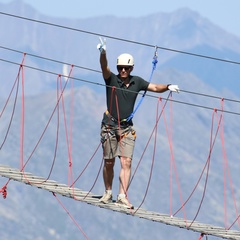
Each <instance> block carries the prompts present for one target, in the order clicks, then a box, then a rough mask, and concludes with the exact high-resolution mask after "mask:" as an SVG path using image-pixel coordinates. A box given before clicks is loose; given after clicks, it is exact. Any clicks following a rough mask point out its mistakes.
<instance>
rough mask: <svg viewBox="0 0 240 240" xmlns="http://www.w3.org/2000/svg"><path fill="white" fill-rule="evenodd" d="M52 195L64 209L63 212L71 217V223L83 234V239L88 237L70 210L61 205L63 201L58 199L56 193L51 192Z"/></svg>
mask: <svg viewBox="0 0 240 240" xmlns="http://www.w3.org/2000/svg"><path fill="white" fill-rule="evenodd" d="M53 196H54V197H55V198H56V199H57V201H58V203H59V204H60V205H61V206H62V208H63V209H64V210H65V212H66V213H67V215H68V216H69V217H70V218H71V220H72V221H73V223H74V224H75V225H76V226H77V228H78V229H79V230H80V231H81V233H82V234H83V236H84V237H85V239H89V238H88V236H87V235H86V233H85V232H84V231H83V229H82V228H81V226H80V225H79V224H78V223H77V221H76V220H75V219H74V218H73V216H72V215H71V214H70V212H69V211H68V210H67V208H66V207H65V206H64V205H63V203H62V202H61V201H60V199H59V198H58V197H57V195H56V194H55V193H53Z"/></svg>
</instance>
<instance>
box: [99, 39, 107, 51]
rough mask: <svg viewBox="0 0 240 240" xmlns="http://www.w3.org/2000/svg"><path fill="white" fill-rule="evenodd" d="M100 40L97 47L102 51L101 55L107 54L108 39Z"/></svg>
mask: <svg viewBox="0 0 240 240" xmlns="http://www.w3.org/2000/svg"><path fill="white" fill-rule="evenodd" d="M99 40H100V43H99V44H98V45H97V49H98V50H99V51H100V53H101V54H104V53H106V49H107V46H106V38H104V39H103V40H102V38H101V37H99Z"/></svg>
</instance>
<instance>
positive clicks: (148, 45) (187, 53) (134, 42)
mask: <svg viewBox="0 0 240 240" xmlns="http://www.w3.org/2000/svg"><path fill="white" fill-rule="evenodd" d="M0 14H2V15H5V16H9V17H14V18H19V19H22V20H27V21H32V22H35V23H40V24H44V25H49V26H53V27H58V28H63V29H67V30H71V31H77V32H81V33H85V34H89V35H95V36H103V37H105V38H109V39H114V40H118V41H123V42H128V43H132V44H137V45H142V46H147V47H155V46H154V45H151V44H146V43H142V42H137V41H133V40H126V39H123V38H118V37H113V36H110V35H106V34H101V33H96V32H91V31H86V30H81V29H77V28H72V27H67V26H63V25H60V24H55V23H49V22H45V21H40V20H36V19H31V18H27V17H22V16H18V15H14V14H10V13H4V12H0ZM157 48H158V49H161V50H165V51H171V52H176V53H181V54H185V55H190V56H194V57H200V58H207V59H211V60H215V61H221V62H226V63H232V64H238V65H240V62H237V61H231V60H226V59H221V58H217V57H211V56H207V55H202V54H196V53H191V52H186V51H181V50H177V49H172V48H166V47H159V46H158V47H157Z"/></svg>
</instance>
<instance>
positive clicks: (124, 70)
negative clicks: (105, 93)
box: [117, 66, 133, 78]
mask: <svg viewBox="0 0 240 240" xmlns="http://www.w3.org/2000/svg"><path fill="white" fill-rule="evenodd" d="M132 69H133V67H132V66H117V70H118V73H119V74H120V77H121V78H127V77H128V76H129V74H130V72H131V71H132Z"/></svg>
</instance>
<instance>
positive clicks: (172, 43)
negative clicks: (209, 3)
mask: <svg viewBox="0 0 240 240" xmlns="http://www.w3.org/2000/svg"><path fill="white" fill-rule="evenodd" d="M0 7H1V9H2V11H3V12H8V13H12V14H16V15H20V16H25V17H29V18H33V19H37V20H38V19H39V20H41V21H44V22H46V23H48V22H49V23H56V24H60V25H64V26H68V27H72V28H77V29H80V30H86V31H90V32H94V33H97V34H86V33H85V32H81V31H80V32H78V31H71V30H66V29H63V28H56V27H53V26H50V25H47V24H39V23H35V22H29V21H26V20H23V19H18V18H12V17H8V16H3V15H0V18H1V21H0V26H1V29H2V31H1V33H0V34H1V40H0V42H1V43H0V45H1V49H0V54H1V58H2V59H4V60H7V61H13V62H16V63H21V61H22V57H23V54H19V53H17V52H14V51H9V50H7V49H4V48H2V47H9V48H12V49H15V50H18V51H22V52H28V53H31V54H35V55H37V56H43V57H46V58H51V59H54V60H58V61H60V62H52V61H48V60H46V59H39V58H35V57H32V56H29V55H27V56H26V59H25V64H26V65H30V66H32V67H36V68H39V69H44V70H46V71H48V72H47V73H46V72H41V71H37V70H34V69H31V68H24V80H25V90H26V95H27V98H26V100H25V114H26V115H25V139H24V161H27V160H28V158H29V156H30V155H31V153H32V151H33V149H34V148H35V146H36V144H37V142H38V140H39V138H40V136H41V135H42V133H43V131H44V129H45V128H46V127H47V129H46V133H45V134H44V136H43V138H42V141H41V142H40V143H39V145H38V147H37V148H36V151H35V152H34V154H33V155H32V157H31V159H30V160H29V164H28V165H27V167H26V171H30V172H32V173H34V174H36V175H40V176H44V177H47V176H48V175H49V171H50V168H51V166H52V164H53V161H54V150H55V146H56V145H57V146H58V151H57V155H56V160H55V164H54V169H53V172H52V174H51V179H54V180H56V181H58V182H61V183H67V182H68V165H69V162H68V149H67V142H66V132H65V130H64V111H63V108H62V102H61V101H60V106H61V108H60V111H59V114H60V115H59V121H60V129H59V131H57V130H58V129H57V126H58V115H57V113H58V111H57V108H56V111H55V113H54V114H53V117H52V120H51V122H50V124H49V125H48V120H49V118H50V116H51V114H52V112H53V109H54V108H55V106H56V101H57V100H56V99H57V91H56V86H57V78H58V76H57V75H54V74H51V72H53V73H56V74H58V73H59V74H61V73H62V65H63V64H62V61H63V62H68V63H70V64H74V65H80V66H84V67H87V68H91V69H94V70H96V69H97V70H99V53H98V51H97V49H96V45H97V43H98V35H99V34H106V35H109V36H113V37H117V38H121V39H128V40H132V41H137V42H139V43H148V44H151V45H153V46H154V45H158V46H161V47H165V48H171V49H172V48H173V49H179V50H184V51H186V50H187V51H188V50H189V51H191V52H195V51H196V52H197V53H199V54H202V53H203V54H206V55H207V54H211V55H214V56H215V57H218V58H226V59H231V60H235V61H238V58H239V52H240V45H239V38H237V37H235V36H233V35H231V34H228V33H227V32H225V31H224V30H222V29H221V28H219V27H218V26H215V25H213V24H211V23H210V22H209V21H208V20H207V19H204V18H202V17H201V16H199V15H198V14H197V13H195V12H192V11H190V10H188V9H182V10H179V11H176V12H173V13H171V14H163V13H159V14H155V15H150V16H146V17H143V18H126V19H122V18H116V17H113V16H106V17H99V18H91V19H81V18H79V19H76V20H68V19H56V18H50V17H48V16H44V15H41V14H39V13H38V12H36V11H35V10H34V9H33V8H31V7H29V6H27V5H24V4H23V2H22V1H20V0H17V1H13V2H12V3H11V4H0ZM80 17H81V14H80ZM6 21H7V23H8V24H6ZM119 26H128V28H119ZM107 47H108V57H109V64H110V66H111V68H112V69H113V70H115V59H116V57H117V55H118V54H120V53H122V52H123V51H124V52H125V51H128V52H130V53H132V54H133V55H134V57H135V69H134V74H139V75H142V76H143V77H144V78H145V79H147V80H148V77H149V75H150V72H151V67H152V65H151V62H152V57H153V53H154V49H153V48H149V47H146V46H142V45H141V44H140V45H139V44H133V43H129V42H122V41H118V40H117V39H111V38H108V39H107ZM158 53H159V58H158V60H159V63H158V65H157V71H156V72H155V73H154V76H153V80H152V81H153V82H162V83H174V84H178V85H179V87H180V89H182V90H183V91H182V92H181V93H180V94H174V95H173V99H174V100H176V101H177V102H173V119H172V121H173V122H172V124H173V125H172V126H173V129H172V134H173V135H172V138H173V140H172V144H173V151H174V152H173V153H174V160H175V163H176V168H177V174H178V181H177V180H176V172H175V171H173V198H172V199H173V206H172V208H173V211H174V212H175V211H176V210H177V209H178V208H179V207H180V206H181V200H180V196H179V191H178V184H179V185H180V186H181V194H182V198H183V199H184V200H185V199H186V198H187V197H188V196H189V194H190V193H191V191H192V190H193V188H194V187H195V185H196V183H197V181H198V178H199V177H200V174H201V172H202V169H203V167H204V165H205V163H206V161H207V158H208V155H209V145H210V139H211V129H212V128H211V125H212V115H213V109H214V108H216V109H221V98H224V97H226V96H227V97H228V98H231V99H237V97H239V93H238V91H237V89H238V84H239V83H238V82H236V81H237V79H238V76H239V69H238V67H236V66H235V65H234V66H233V65H229V64H222V63H219V64H216V62H214V61H210V60H208V59H206V60H205V59H202V58H201V59H199V58H193V57H190V56H185V55H180V54H177V53H175V52H169V51H165V50H159V51H158ZM0 71H1V79H0V82H1V88H0V93H1V94H0V95H1V100H0V109H1V110H2V108H3V106H4V103H5V102H6V97H7V96H8V93H9V91H10V89H11V87H12V85H13V82H14V80H15V79H16V76H17V73H18V66H17V65H15V64H10V63H9V62H4V61H1V64H0ZM73 76H74V77H78V78H80V79H81V80H86V81H74V86H75V87H76V89H75V91H74V95H73V93H72V92H71V90H70V86H69V87H68V88H67V91H66V93H65V94H64V100H65V101H64V103H65V111H66V119H67V126H70V125H69V123H70V112H71V111H72V108H71V107H70V106H71V103H70V101H71V99H72V97H73V96H74V102H75V105H74V115H73V141H72V143H73V144H72V154H73V170H74V172H73V173H74V177H75V178H76V177H77V176H79V174H80V173H81V172H82V170H83V169H84V168H85V166H86V164H87V163H88V161H89V159H90V158H91V157H92V155H93V153H94V151H95V150H96V149H97V146H98V144H99V130H100V129H99V128H100V121H101V117H102V113H103V111H104V110H105V93H104V87H103V86H102V85H101V84H102V78H101V75H100V74H99V73H98V72H95V71H87V70H83V69H78V68H77V67H75V68H74V70H73ZM226 76H228V77H229V78H227V79H228V82H227V83H226V82H225V81H224V80H226ZM216 79H221V80H220V84H219V86H218V83H216ZM93 83H99V84H93ZM212 86H213V87H214V88H213V87H212ZM222 89H225V92H224V91H222ZM49 90H50V91H49ZM184 90H185V91H189V92H193V93H196V92H197V93H203V94H207V95H214V96H218V97H219V98H210V97H207V96H205V97H203V96H200V95H196V94H190V93H187V92H185V91H184ZM19 91H21V87H20V89H19ZM227 91H228V93H227V94H226V95H225V93H226V92H227ZM13 96H14V94H13ZM13 96H12V98H11V100H10V103H9V105H8V106H7V108H6V113H4V114H3V115H2V116H1V118H0V132H1V134H0V143H2V141H3V139H4V136H5V134H6V131H7V128H8V124H9V121H10V118H11V111H12V108H13ZM153 96H154V97H153ZM161 96H162V97H163V98H164V99H166V98H167V96H168V93H165V94H162V95H161ZM157 97H158V95H152V94H151V97H150V96H147V97H145V99H144V101H143V103H142V105H141V107H140V108H139V110H138V112H137V113H136V115H135V118H134V122H135V128H136V130H137V144H136V149H135V155H134V160H133V170H135V169H136V166H137V165H138V162H139V161H140V159H141V156H142V154H143V150H144V149H145V147H146V144H147V142H148V139H149V137H150V135H151V133H152V131H153V128H154V125H155V123H156V112H157V100H158V99H157ZM164 99H163V103H164ZM179 102H181V103H179ZM195 105H197V106H198V105H199V106H201V107H196V106H195ZM209 108H210V109H209ZM224 109H225V110H226V111H228V112H237V113H239V112H240V109H239V103H238V102H229V101H225V102H224ZM160 111H161V104H160V106H159V112H160ZM170 113H171V111H170V102H168V104H167V107H166V119H167V124H168V125H167V126H168V128H167V129H168V130H170V129H171V127H170V122H171V117H170V116H171V115H170ZM220 114H221V112H220V111H218V112H217V116H218V117H220ZM214 116H215V117H214V121H213V126H214V128H213V129H214V131H213V135H214V133H215V131H216V127H217V121H218V117H217V116H216V115H214ZM238 118H239V115H238V114H230V113H224V140H225V147H226V151H227V157H228V159H229V166H230V169H231V174H232V175H231V176H232V179H233V183H234V186H233V187H234V190H235V197H236V199H239V194H240V193H239V190H238V186H239V177H238V176H239V170H240V169H239V164H238V163H239V154H238V152H239V150H238V149H239V147H238V146H239V134H238V128H239V119H238ZM167 129H166V126H165V123H164V116H162V117H161V118H160V122H159V125H158V138H157V149H156V155H155V159H154V160H155V161H154V167H153V173H152V179H151V184H150V188H149V190H148V193H147V197H146V200H145V202H144V204H143V206H142V207H144V208H147V209H149V210H154V211H158V212H162V213H166V214H170V208H171V206H170V200H169V195H170V177H169V176H170V159H171V155H170V151H169V143H168V134H167ZM68 131H70V128H68ZM20 132H21V98H20V97H19V99H18V103H17V106H16V112H15V115H14V120H13V123H12V125H11V128H10V132H9V135H8V138H7V141H6V143H5V144H4V146H3V147H2V149H1V151H0V164H6V165H10V166H12V167H16V168H19V166H20ZM57 133H58V134H59V135H57ZM68 134H70V132H68ZM57 136H58V137H59V138H58V139H59V141H58V142H56V139H57ZM153 139H154V135H153V137H152V139H151V141H150V143H149V146H148V148H147V150H146V152H145V154H144V157H143V160H142V162H141V164H140V166H139V168H138V169H137V172H136V175H134V178H133V181H132V184H131V186H130V190H129V197H130V200H131V202H132V203H133V204H134V205H135V206H138V205H139V204H141V202H142V199H143V197H144V195H145V193H146V189H147V184H148V180H149V175H150V170H151V164H152V161H153V149H154V142H153ZM221 144H222V139H221V137H220V132H219V133H218V137H217V139H216V143H215V145H214V148H213V151H212V155H211V164H210V172H209V178H208V185H207V191H206V195H205V198H204V201H203V205H202V208H201V211H200V213H199V215H198V217H197V220H198V221H202V222H207V223H211V224H215V225H219V226H224V207H223V203H224V194H223V191H224V178H223V176H224V166H225V165H224V164H223V152H222V151H223V150H222V146H221ZM101 154H102V153H101V147H100V149H99V150H98V151H97V154H96V156H95V157H94V158H93V160H92V162H91V163H90V164H89V166H88V168H87V170H86V171H85V172H84V173H83V175H82V176H81V178H80V179H79V181H78V182H77V184H76V187H78V188H81V189H84V190H88V189H90V188H91V187H92V186H93V183H94V181H95V179H96V177H97V174H98V172H99V168H100V164H101V156H102V155H101ZM118 172H119V164H118V163H117V164H116V174H115V180H114V197H116V194H117V191H118ZM205 173H206V172H205ZM205 177H206V174H204V175H203V179H202V181H201V183H200V186H199V187H198V188H197V190H196V192H195V193H194V195H193V197H192V198H191V200H190V201H189V202H188V204H187V205H186V208H185V211H186V215H187V218H188V219H192V218H194V217H195V215H196V211H197V209H198V207H199V204H200V201H201V197H202V194H203V188H204V183H205V182H204V180H205ZM228 181H229V180H228ZM228 181H227V186H228V190H227V196H228V201H227V202H228V204H227V205H228V214H229V215H228V224H230V223H232V222H233V221H234V220H235V218H236V216H235V210H234V206H233V201H232V194H231V191H230V188H229V182H228ZM5 183H6V179H3V178H0V184H1V185H0V186H3V185H4V184H5ZM103 190H104V189H103V182H102V176H101V173H100V175H99V178H98V179H97V181H96V185H95V186H94V188H93V190H92V191H93V192H94V193H96V194H102V193H103ZM60 199H61V201H63V203H64V204H65V206H66V207H67V209H68V210H69V212H70V213H71V214H72V215H73V217H74V218H75V219H76V220H77V222H78V223H79V225H80V226H81V227H82V229H83V231H84V232H85V233H86V235H87V236H88V237H89V239H121V238H123V239H180V238H184V239H197V238H198V237H199V234H198V233H192V232H190V231H186V230H182V229H178V228H176V227H170V226H165V225H163V224H158V223H154V222H150V221H146V220H142V219H138V218H136V217H132V216H125V215H122V214H119V213H115V212H111V211H106V210H103V209H99V208H95V207H92V206H88V205H86V204H83V203H79V202H76V201H74V200H72V199H66V198H61V197H60ZM0 202H1V203H0V216H1V217H0V229H1V233H0V236H1V239H8V240H11V239H85V238H84V236H83V235H82V234H81V232H80V231H79V230H78V228H77V227H76V226H75V225H74V224H73V222H72V221H71V220H70V218H69V217H68V215H67V214H66V213H65V212H64V210H63V208H62V207H61V206H60V205H59V204H58V202H57V200H56V199H55V198H54V197H53V196H52V194H49V193H48V192H44V191H42V190H39V189H35V188H33V187H30V186H27V185H24V184H20V183H16V182H10V184H9V185H8V196H7V199H5V200H4V199H0ZM237 205H238V201H237ZM183 214H184V213H183V212H181V213H179V214H178V216H179V217H182V216H183ZM29 226H31V228H30V227H29ZM107 226H108V227H107ZM235 228H236V229H238V227H237V226H235ZM238 230H239V229H238ZM211 239H215V238H214V237H211Z"/></svg>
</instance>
